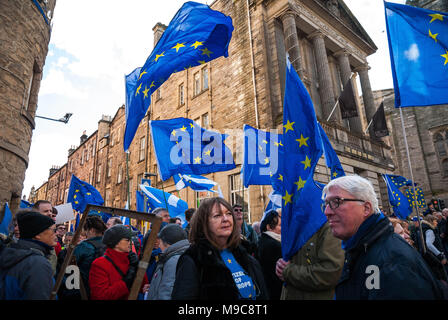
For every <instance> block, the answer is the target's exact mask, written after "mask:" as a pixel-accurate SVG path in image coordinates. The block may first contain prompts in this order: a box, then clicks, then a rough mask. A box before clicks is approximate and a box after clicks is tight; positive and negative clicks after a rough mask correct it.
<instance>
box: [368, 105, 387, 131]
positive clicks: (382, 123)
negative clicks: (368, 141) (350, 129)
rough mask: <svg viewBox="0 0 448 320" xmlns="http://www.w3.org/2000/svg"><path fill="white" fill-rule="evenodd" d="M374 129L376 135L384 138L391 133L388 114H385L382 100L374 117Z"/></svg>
mask: <svg viewBox="0 0 448 320" xmlns="http://www.w3.org/2000/svg"><path fill="white" fill-rule="evenodd" d="M372 131H373V134H374V135H375V137H377V138H382V137H385V136H388V135H389V130H388V129H387V123H386V116H385V115H384V103H383V102H381V104H380V106H379V107H378V110H376V112H375V114H374V115H373V117H372Z"/></svg>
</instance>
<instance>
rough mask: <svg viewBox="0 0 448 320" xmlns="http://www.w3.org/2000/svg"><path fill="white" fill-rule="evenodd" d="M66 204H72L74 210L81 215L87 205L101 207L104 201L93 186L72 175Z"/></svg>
mask: <svg viewBox="0 0 448 320" xmlns="http://www.w3.org/2000/svg"><path fill="white" fill-rule="evenodd" d="M67 202H71V203H72V207H73V209H74V210H76V211H79V212H81V213H83V212H84V210H85V209H86V206H87V205H88V204H93V205H98V206H101V205H103V203H104V200H103V197H101V194H100V193H99V191H98V190H96V189H95V187H94V186H92V185H91V184H89V183H87V182H85V181H82V180H80V179H79V178H77V177H76V176H75V175H74V174H72V180H71V181H70V188H69V189H68V196H67Z"/></svg>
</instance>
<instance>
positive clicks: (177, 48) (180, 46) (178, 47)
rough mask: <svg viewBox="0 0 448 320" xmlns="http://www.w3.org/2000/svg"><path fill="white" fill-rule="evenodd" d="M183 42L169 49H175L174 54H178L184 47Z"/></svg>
mask: <svg viewBox="0 0 448 320" xmlns="http://www.w3.org/2000/svg"><path fill="white" fill-rule="evenodd" d="M184 43H185V42H183V43H177V44H176V45H175V46H174V47H172V48H171V49H176V52H179V49H180V48H182V47H185V45H184Z"/></svg>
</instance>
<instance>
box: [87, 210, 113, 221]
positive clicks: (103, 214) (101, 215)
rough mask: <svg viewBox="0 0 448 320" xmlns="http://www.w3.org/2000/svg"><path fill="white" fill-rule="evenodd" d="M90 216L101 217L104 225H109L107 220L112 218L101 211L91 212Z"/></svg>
mask: <svg viewBox="0 0 448 320" xmlns="http://www.w3.org/2000/svg"><path fill="white" fill-rule="evenodd" d="M88 215H89V216H97V217H100V218H101V220H103V222H104V223H107V220H109V218H110V217H112V215H111V214H110V213H107V212H103V211H100V210H90V211H89V214H88Z"/></svg>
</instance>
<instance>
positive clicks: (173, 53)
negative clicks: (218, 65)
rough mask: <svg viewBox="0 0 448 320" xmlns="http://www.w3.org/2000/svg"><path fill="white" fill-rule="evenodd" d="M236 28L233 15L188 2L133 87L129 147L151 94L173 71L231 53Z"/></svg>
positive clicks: (128, 130) (149, 58)
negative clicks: (231, 42) (231, 16)
mask: <svg viewBox="0 0 448 320" xmlns="http://www.w3.org/2000/svg"><path fill="white" fill-rule="evenodd" d="M232 32H233V25H232V19H231V18H230V17H228V16H226V15H224V14H223V13H221V12H219V11H215V10H212V9H210V7H209V6H208V5H205V4H201V3H196V2H186V3H184V5H183V6H182V8H180V9H179V11H178V12H177V13H176V15H175V16H174V18H173V20H171V22H170V24H169V25H168V27H167V28H166V30H165V32H164V33H163V35H162V37H161V38H160V40H159V42H157V45H156V46H155V48H154V50H153V51H152V53H151V54H150V55H149V57H148V59H147V60H146V62H145V64H144V65H143V67H142V68H141V71H140V74H139V76H138V78H137V82H136V83H135V86H134V88H133V90H132V91H130V92H133V98H132V101H131V104H130V106H129V111H130V112H129V117H128V118H127V120H128V121H127V122H126V128H125V139H124V141H125V143H124V150H125V151H126V150H128V148H129V145H130V144H131V142H132V139H133V138H134V135H135V132H136V130H137V127H138V124H139V123H140V121H141V119H142V118H143V117H144V116H145V114H146V111H147V110H148V107H149V105H150V103H151V94H152V93H153V92H154V91H156V90H157V89H158V88H159V87H160V86H161V85H162V83H164V82H165V81H166V80H167V79H168V78H169V77H170V75H171V74H172V73H175V72H178V71H183V70H185V69H188V68H191V67H195V66H198V65H200V64H204V63H207V62H209V61H211V60H213V59H216V58H219V57H221V56H224V57H227V56H228V47H229V43H230V39H231V38H232ZM128 123H129V124H128ZM128 127H129V128H128Z"/></svg>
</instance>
